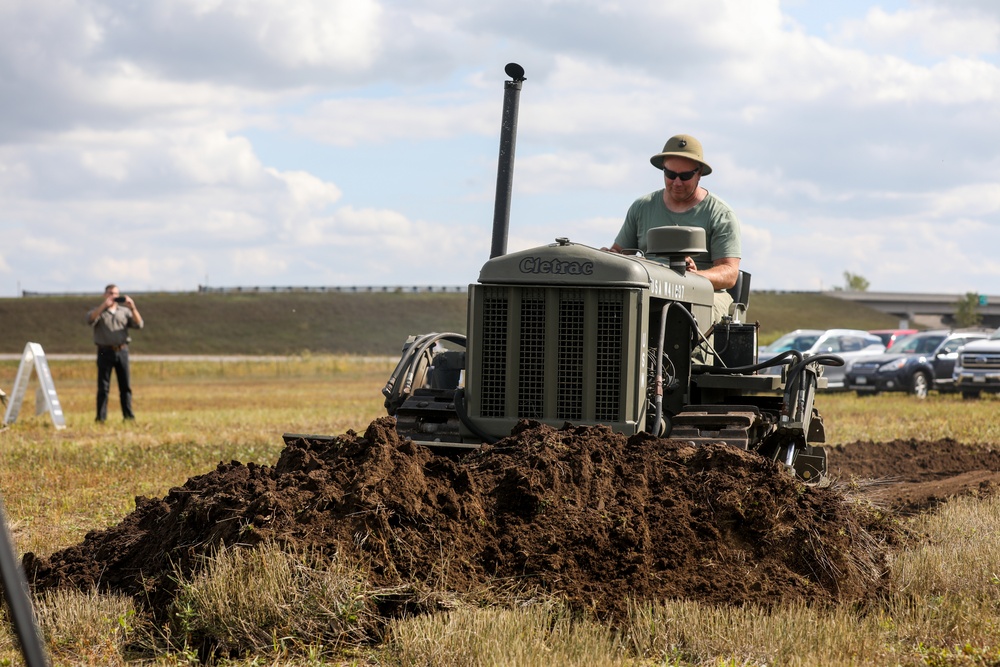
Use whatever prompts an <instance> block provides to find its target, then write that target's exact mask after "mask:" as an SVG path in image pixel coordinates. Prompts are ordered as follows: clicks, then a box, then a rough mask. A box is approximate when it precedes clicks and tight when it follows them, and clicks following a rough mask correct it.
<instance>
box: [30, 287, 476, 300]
mask: <svg viewBox="0 0 1000 667" xmlns="http://www.w3.org/2000/svg"><path fill="white" fill-rule="evenodd" d="M468 291H469V288H468V286H467V285H333V286H320V287H310V286H307V285H302V286H296V285H263V286H262V285H254V286H251V287H209V286H208V285H198V289H197V290H196V293H201V294H272V293H282V292H319V293H323V292H329V293H335V294H372V293H388V294H423V293H431V292H433V293H438V294H445V293H448V294H464V293H465V292H468ZM128 293H129V294H136V295H139V294H191V292H190V291H188V290H146V291H142V290H128ZM95 294H96V295H98V296H100V292H32V291H29V290H22V291H21V296H22V297H23V298H36V297H46V296H88V297H91V296H94V295H95Z"/></svg>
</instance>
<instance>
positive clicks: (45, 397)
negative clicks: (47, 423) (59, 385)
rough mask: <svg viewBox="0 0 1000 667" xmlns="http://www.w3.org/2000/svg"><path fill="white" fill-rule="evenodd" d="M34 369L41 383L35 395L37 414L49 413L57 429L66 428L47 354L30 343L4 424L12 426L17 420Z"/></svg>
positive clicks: (22, 358) (26, 347)
mask: <svg viewBox="0 0 1000 667" xmlns="http://www.w3.org/2000/svg"><path fill="white" fill-rule="evenodd" d="M32 369H34V370H35V373H36V374H37V375H38V382H39V387H38V392H37V393H36V394H35V412H36V413H37V414H42V413H43V412H48V413H49V414H51V415H52V424H53V425H54V426H55V427H56V428H66V420H65V419H64V418H63V411H62V406H61V405H59V397H58V396H56V386H55V384H53V382H52V372H51V371H49V360H48V359H46V358H45V352H44V351H43V350H42V346H41V345H39V344H38V343H28V344H27V345H25V346H24V355H23V356H22V357H21V365H20V366H18V368H17V379H16V380H14V391H12V392H11V395H10V400H9V402H8V403H7V412H6V414H4V417H3V423H4V424H12V423H14V420H16V419H17V415H18V413H19V412H20V411H21V403H23V402H24V395H25V393H27V391H28V380H30V379H31V370H32Z"/></svg>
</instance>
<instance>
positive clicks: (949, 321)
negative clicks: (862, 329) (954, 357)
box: [822, 290, 1000, 328]
mask: <svg viewBox="0 0 1000 667" xmlns="http://www.w3.org/2000/svg"><path fill="white" fill-rule="evenodd" d="M822 294H824V295H825V296H832V297H835V298H837V299H844V300H845V301H854V302H855V303H859V304H863V305H865V306H868V307H869V308H874V309H875V310H880V311H882V312H883V313H889V314H890V315H895V316H896V317H898V318H899V319H900V322H901V323H904V324H905V325H906V326H909V325H910V324H922V325H925V326H930V327H937V326H945V327H950V326H952V325H953V324H954V322H955V308H956V307H957V305H958V302H959V301H960V300H962V299H964V298H965V295H964V294H916V293H914V294H910V293H906V292H848V291H846V290H831V291H828V292H822ZM984 296H985V299H986V303H985V305H980V306H978V308H977V311H978V312H979V315H980V317H981V318H982V323H983V326H985V327H989V328H996V327H1000V294H987V295H984ZM980 299H981V300H982V297H980Z"/></svg>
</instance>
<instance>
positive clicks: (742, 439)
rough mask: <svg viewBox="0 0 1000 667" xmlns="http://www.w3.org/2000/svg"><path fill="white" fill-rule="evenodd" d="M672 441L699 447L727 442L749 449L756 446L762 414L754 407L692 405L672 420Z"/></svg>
mask: <svg viewBox="0 0 1000 667" xmlns="http://www.w3.org/2000/svg"><path fill="white" fill-rule="evenodd" d="M671 421H672V422H673V428H672V429H671V431H670V436H669V437H670V438H671V439H672V440H689V441H691V442H693V443H695V444H697V445H704V444H708V443H710V442H724V443H726V444H727V445H732V446H734V447H739V448H740V449H750V448H751V440H753V443H752V444H754V445H756V442H757V437H756V435H755V432H756V430H757V429H756V427H757V425H758V424H759V423H760V411H759V410H758V409H757V408H756V407H754V406H752V405H732V406H725V405H690V406H687V407H686V408H684V409H683V410H682V411H681V412H678V413H677V414H676V415H674V416H673V417H672V418H671Z"/></svg>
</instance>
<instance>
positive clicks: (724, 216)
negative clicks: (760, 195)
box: [615, 190, 742, 269]
mask: <svg viewBox="0 0 1000 667" xmlns="http://www.w3.org/2000/svg"><path fill="white" fill-rule="evenodd" d="M666 226H675V227H701V228H702V229H704V230H705V245H706V246H707V247H708V255H707V256H706V255H704V254H702V255H698V256H697V257H694V258H693V259H694V261H695V264H696V265H697V266H698V268H699V269H707V268H710V267H711V266H712V263H713V262H714V260H716V259H720V258H722V257H740V256H741V255H740V253H741V250H742V249H741V245H740V221H739V220H738V219H737V218H736V213H734V212H733V209H731V208H730V207H729V204H727V203H726V202H724V201H722V200H721V199H719V198H718V197H716V196H715V195H713V194H712V193H711V192H709V193H708V194H707V195H706V196H705V199H703V200H702V201H700V202H698V204H697V205H696V206H695V207H694V208H692V209H690V210H687V211H684V212H683V213H674V212H673V211H671V210H670V209H668V208H667V205H666V204H665V203H663V190H657V191H656V192H650V193H649V194H648V195H645V196H643V197H639V198H638V199H636V200H635V201H634V202H633V203H632V205H631V206H630V207H629V209H628V213H626V214H625V222H624V224H622V228H621V231H619V232H618V236H617V237H615V243H617V244H618V245H619V246H621V247H622V248H638V249H639V250H641V251H642V252H643V253H645V252H646V232H648V231H649V230H650V229H653V228H654V227H666Z"/></svg>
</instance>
